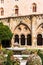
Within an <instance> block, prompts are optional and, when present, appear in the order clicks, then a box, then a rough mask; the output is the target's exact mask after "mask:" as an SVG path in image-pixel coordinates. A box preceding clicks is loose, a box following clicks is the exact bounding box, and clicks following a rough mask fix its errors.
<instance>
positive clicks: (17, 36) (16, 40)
mask: <svg viewBox="0 0 43 65" xmlns="http://www.w3.org/2000/svg"><path fill="white" fill-rule="evenodd" d="M14 42H17V43H19V35H15V41H14Z"/></svg>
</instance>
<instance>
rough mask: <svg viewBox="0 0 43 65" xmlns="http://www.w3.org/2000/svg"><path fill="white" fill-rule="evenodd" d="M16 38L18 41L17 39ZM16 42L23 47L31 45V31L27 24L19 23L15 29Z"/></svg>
mask: <svg viewBox="0 0 43 65" xmlns="http://www.w3.org/2000/svg"><path fill="white" fill-rule="evenodd" d="M16 34H17V35H16ZM16 36H18V41H17V39H15V37H16ZM28 40H29V41H28ZM16 41H17V42H18V43H19V44H21V45H31V30H30V28H29V27H28V25H26V24H25V23H19V24H18V25H17V26H16V27H15V29H14V42H16Z"/></svg>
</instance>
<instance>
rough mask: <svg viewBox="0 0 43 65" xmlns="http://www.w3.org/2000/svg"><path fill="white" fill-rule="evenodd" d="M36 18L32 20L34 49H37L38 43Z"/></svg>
mask: <svg viewBox="0 0 43 65" xmlns="http://www.w3.org/2000/svg"><path fill="white" fill-rule="evenodd" d="M35 31H36V17H35V16H34V17H33V19H32V47H33V48H35V47H36V46H37V43H36V32H35Z"/></svg>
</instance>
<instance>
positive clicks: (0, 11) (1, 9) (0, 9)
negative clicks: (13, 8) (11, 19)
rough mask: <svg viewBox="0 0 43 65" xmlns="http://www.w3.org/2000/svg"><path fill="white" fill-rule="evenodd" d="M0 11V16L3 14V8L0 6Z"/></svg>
mask: <svg viewBox="0 0 43 65" xmlns="http://www.w3.org/2000/svg"><path fill="white" fill-rule="evenodd" d="M0 13H1V16H3V15H4V9H3V8H0Z"/></svg>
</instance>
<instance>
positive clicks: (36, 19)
mask: <svg viewBox="0 0 43 65" xmlns="http://www.w3.org/2000/svg"><path fill="white" fill-rule="evenodd" d="M42 6H43V1H42V0H39V1H37V0H27V1H26V0H0V22H3V24H4V25H8V26H9V28H10V29H11V31H12V33H13V37H12V40H11V45H12V46H13V44H14V43H16V42H17V43H18V44H20V45H21V46H26V47H35V48H37V47H38V48H43V7H42ZM8 45H9V44H8Z"/></svg>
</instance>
